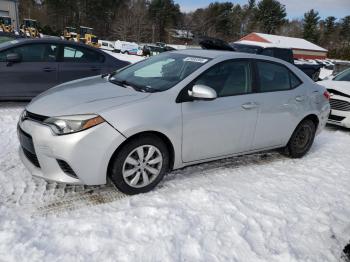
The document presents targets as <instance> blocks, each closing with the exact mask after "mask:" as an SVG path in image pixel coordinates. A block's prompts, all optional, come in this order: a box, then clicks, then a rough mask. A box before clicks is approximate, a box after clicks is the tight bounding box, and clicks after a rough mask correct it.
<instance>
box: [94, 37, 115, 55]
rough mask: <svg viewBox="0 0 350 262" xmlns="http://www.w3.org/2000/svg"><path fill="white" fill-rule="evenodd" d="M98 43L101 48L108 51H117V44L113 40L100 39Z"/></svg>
mask: <svg viewBox="0 0 350 262" xmlns="http://www.w3.org/2000/svg"><path fill="white" fill-rule="evenodd" d="M98 43H99V44H100V48H101V49H103V50H107V51H112V52H114V51H115V46H114V44H113V43H112V42H110V41H106V40H98Z"/></svg>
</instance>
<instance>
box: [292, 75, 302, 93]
mask: <svg viewBox="0 0 350 262" xmlns="http://www.w3.org/2000/svg"><path fill="white" fill-rule="evenodd" d="M289 75H290V85H291V88H292V89H293V88H296V87H298V86H300V85H301V84H302V82H301V80H300V79H299V78H297V77H296V76H295V75H294V74H293V73H292V72H289Z"/></svg>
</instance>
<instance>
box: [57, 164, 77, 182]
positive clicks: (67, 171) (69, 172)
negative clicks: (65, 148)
mask: <svg viewBox="0 0 350 262" xmlns="http://www.w3.org/2000/svg"><path fill="white" fill-rule="evenodd" d="M57 163H58V165H59V166H60V168H61V169H62V171H63V172H64V173H65V174H67V175H69V176H70V177H73V178H78V176H77V175H76V174H75V172H74V170H73V169H72V168H71V166H70V165H68V163H67V162H66V161H63V160H59V159H57Z"/></svg>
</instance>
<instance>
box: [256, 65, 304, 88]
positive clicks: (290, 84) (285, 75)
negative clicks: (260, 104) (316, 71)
mask: <svg viewBox="0 0 350 262" xmlns="http://www.w3.org/2000/svg"><path fill="white" fill-rule="evenodd" d="M257 69H258V74H259V79H260V91H261V92H274V91H285V90H290V89H294V88H296V87H298V86H299V85H300V84H301V83H302V82H301V81H300V79H299V78H298V77H296V76H295V75H294V73H293V72H292V71H290V70H289V69H288V68H287V67H285V66H283V65H279V64H277V63H272V62H265V61H264V62H262V61H259V62H257Z"/></svg>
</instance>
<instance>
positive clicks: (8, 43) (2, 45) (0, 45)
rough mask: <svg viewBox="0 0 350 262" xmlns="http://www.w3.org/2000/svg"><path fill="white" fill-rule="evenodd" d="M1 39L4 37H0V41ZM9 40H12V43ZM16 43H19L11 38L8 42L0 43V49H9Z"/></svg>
mask: <svg viewBox="0 0 350 262" xmlns="http://www.w3.org/2000/svg"><path fill="white" fill-rule="evenodd" d="M2 37H5V36H0V39H1V38H2ZM11 40H12V41H11ZM0 41H1V40H0ZM18 42H19V41H17V40H15V39H13V38H11V39H10V40H6V41H1V42H0V49H2V48H6V47H9V46H12V45H14V44H17V43H18Z"/></svg>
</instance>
